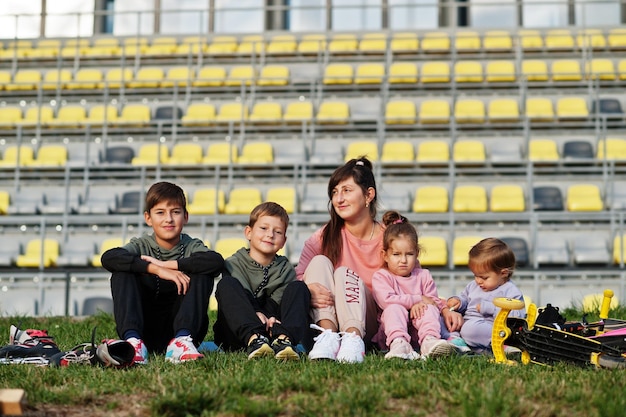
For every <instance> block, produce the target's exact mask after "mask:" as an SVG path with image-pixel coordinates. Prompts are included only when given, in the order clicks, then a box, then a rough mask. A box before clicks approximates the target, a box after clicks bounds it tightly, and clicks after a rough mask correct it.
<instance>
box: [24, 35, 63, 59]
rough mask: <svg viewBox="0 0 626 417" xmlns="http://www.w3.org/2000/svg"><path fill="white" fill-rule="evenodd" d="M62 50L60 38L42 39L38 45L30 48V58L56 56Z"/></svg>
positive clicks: (28, 53) (28, 54)
mask: <svg viewBox="0 0 626 417" xmlns="http://www.w3.org/2000/svg"><path fill="white" fill-rule="evenodd" d="M60 51H61V41H60V40H59V39H41V40H39V41H38V42H37V45H36V46H35V47H34V48H32V49H30V50H28V52H27V56H28V57H29V58H55V57H57V56H58V55H59V53H60Z"/></svg>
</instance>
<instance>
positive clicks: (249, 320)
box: [213, 276, 311, 350]
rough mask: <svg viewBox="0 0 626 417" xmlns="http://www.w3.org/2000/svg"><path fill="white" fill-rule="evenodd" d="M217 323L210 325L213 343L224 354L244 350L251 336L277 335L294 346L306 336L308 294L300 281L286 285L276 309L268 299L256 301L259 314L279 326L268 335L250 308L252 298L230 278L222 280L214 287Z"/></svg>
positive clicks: (248, 292) (309, 297) (234, 279)
mask: <svg viewBox="0 0 626 417" xmlns="http://www.w3.org/2000/svg"><path fill="white" fill-rule="evenodd" d="M215 296H216V298H217V321H216V322H215V324H214V325H213V331H214V334H215V343H216V344H217V345H218V346H221V347H222V349H224V350H238V349H242V348H245V347H246V346H247V343H248V340H249V339H250V337H251V336H252V335H253V334H261V335H265V336H268V337H270V336H273V337H277V336H279V335H281V334H284V335H286V336H287V337H289V339H291V341H292V343H294V344H298V343H300V342H301V341H302V340H303V338H304V337H305V336H306V335H307V334H308V328H309V305H310V303H311V293H310V292H309V289H308V288H307V286H306V284H305V283H304V282H302V281H294V282H291V283H289V285H287V288H285V292H284V293H283V297H282V299H281V302H280V305H278V304H277V303H276V302H275V301H274V300H272V299H271V298H269V297H268V298H266V299H265V300H257V302H259V303H260V304H261V306H260V308H261V312H262V313H263V314H265V315H266V316H267V317H276V318H277V319H278V320H280V321H281V324H278V323H276V324H275V325H274V326H273V327H272V330H271V332H272V334H271V335H269V334H268V332H267V331H266V330H265V324H263V323H261V320H259V317H258V316H257V315H256V311H255V308H254V304H253V302H254V298H253V297H254V296H253V295H252V293H251V292H250V291H248V290H246V289H244V288H243V286H242V285H241V283H240V282H239V281H238V280H237V279H236V278H233V277H229V276H224V277H222V279H220V281H219V282H218V284H217V289H216V292H215Z"/></svg>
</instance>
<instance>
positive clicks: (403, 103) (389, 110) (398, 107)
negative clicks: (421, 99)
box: [385, 100, 417, 124]
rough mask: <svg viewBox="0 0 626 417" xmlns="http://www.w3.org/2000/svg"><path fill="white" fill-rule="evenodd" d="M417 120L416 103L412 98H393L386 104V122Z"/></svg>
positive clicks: (406, 122)
mask: <svg viewBox="0 0 626 417" xmlns="http://www.w3.org/2000/svg"><path fill="white" fill-rule="evenodd" d="M416 120H417V110H416V106H415V103H414V102H413V101H410V100H393V101H389V102H387V105H386V106H385V123H387V124H413V123H415V122H416Z"/></svg>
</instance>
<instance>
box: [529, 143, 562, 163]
mask: <svg viewBox="0 0 626 417" xmlns="http://www.w3.org/2000/svg"><path fill="white" fill-rule="evenodd" d="M528 159H529V160H531V161H541V162H556V161H558V160H559V151H558V148H557V144H556V142H555V141H554V140H552V139H531V140H530V141H529V142H528Z"/></svg>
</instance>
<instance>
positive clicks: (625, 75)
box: [617, 59, 626, 80]
mask: <svg viewBox="0 0 626 417" xmlns="http://www.w3.org/2000/svg"><path fill="white" fill-rule="evenodd" d="M617 72H618V73H619V79H620V80H626V59H622V60H620V61H619V63H618V64H617Z"/></svg>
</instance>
